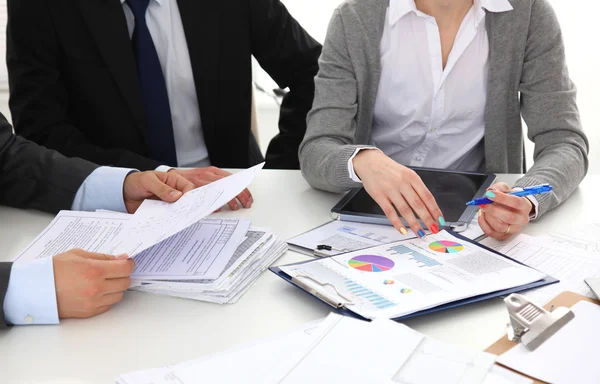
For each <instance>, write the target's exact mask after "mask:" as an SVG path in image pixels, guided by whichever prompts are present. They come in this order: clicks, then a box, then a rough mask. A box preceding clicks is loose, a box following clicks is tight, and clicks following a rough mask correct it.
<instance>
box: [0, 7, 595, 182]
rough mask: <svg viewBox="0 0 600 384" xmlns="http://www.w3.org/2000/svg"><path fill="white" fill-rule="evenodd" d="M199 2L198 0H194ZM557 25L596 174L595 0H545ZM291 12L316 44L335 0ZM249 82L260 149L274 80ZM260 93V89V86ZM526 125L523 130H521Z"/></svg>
mask: <svg viewBox="0 0 600 384" xmlns="http://www.w3.org/2000/svg"><path fill="white" fill-rule="evenodd" d="M198 1H201V0H198ZM549 1H550V3H551V4H552V5H553V6H554V9H555V11H556V13H557V15H558V18H559V21H560V23H561V26H562V30H563V34H564V40H565V44H566V51H567V62H568V65H569V70H570V74H571V78H572V79H573V81H574V82H575V84H576V85H577V88H578V91H579V92H578V105H579V110H580V112H581V119H582V122H583V127H584V130H585V132H586V133H587V135H588V137H589V138H590V143H591V151H590V161H591V165H590V173H595V174H600V150H599V149H598V147H599V146H600V95H599V92H600V48H599V47H600V32H599V31H598V30H596V29H595V27H594V26H597V25H598V23H599V22H600V21H599V20H598V15H600V2H596V1H593V0H580V1H577V2H573V1H569V0H549ZM282 2H283V3H284V4H285V6H286V7H287V8H288V10H289V11H290V13H291V14H292V15H293V16H294V17H295V18H296V19H297V20H298V21H299V22H300V24H301V25H302V26H303V27H304V28H305V29H306V30H307V31H308V32H309V33H310V34H311V35H312V36H313V37H314V38H315V39H316V40H318V41H319V42H321V43H322V42H323V40H324V39H325V34H326V31H327V25H328V23H329V19H330V17H331V14H332V12H333V10H334V9H335V7H336V6H337V5H338V4H340V3H341V1H340V0H282ZM0 10H1V11H0V29H1V30H4V29H5V25H6V0H0ZM5 51H6V48H5V35H4V33H2V34H0V52H5ZM254 81H255V83H256V85H257V87H256V88H257V89H255V97H256V109H257V118H258V127H259V130H258V139H259V142H260V146H261V149H262V150H263V153H264V152H265V151H266V149H267V146H268V144H269V141H270V140H271V138H272V137H273V136H275V135H276V134H277V131H278V127H277V121H278V118H279V106H278V104H277V100H276V99H277V98H276V97H275V95H274V94H273V89H275V88H277V85H276V84H275V82H274V81H273V80H272V79H271V78H270V77H269V76H268V75H267V74H266V73H265V72H264V71H263V70H262V69H261V68H260V66H259V65H258V64H257V62H256V61H254ZM259 89H260V90H263V91H265V92H263V91H260V90H259ZM0 111H1V112H2V113H3V114H4V115H5V116H6V117H7V118H10V113H9V109H8V82H7V77H6V66H5V62H4V60H3V61H2V62H1V63H0ZM525 129H526V128H525ZM526 150H527V156H528V161H527V164H528V165H531V164H532V163H533V160H532V159H533V144H532V143H531V142H527V144H526Z"/></svg>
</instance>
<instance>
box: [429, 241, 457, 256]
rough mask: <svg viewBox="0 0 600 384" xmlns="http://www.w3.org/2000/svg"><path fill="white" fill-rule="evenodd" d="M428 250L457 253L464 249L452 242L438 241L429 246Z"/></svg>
mask: <svg viewBox="0 0 600 384" xmlns="http://www.w3.org/2000/svg"><path fill="white" fill-rule="evenodd" d="M429 249H431V250H432V251H436V252H440V253H457V252H460V251H462V250H463V249H465V247H464V246H463V245H462V244H459V243H457V242H454V241H449V240H440V241H434V242H433V243H431V244H429Z"/></svg>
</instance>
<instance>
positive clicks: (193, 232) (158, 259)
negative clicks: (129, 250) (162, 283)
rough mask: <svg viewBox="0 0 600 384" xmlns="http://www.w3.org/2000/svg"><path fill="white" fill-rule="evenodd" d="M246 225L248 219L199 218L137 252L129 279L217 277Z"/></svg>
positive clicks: (248, 226)
mask: <svg viewBox="0 0 600 384" xmlns="http://www.w3.org/2000/svg"><path fill="white" fill-rule="evenodd" d="M249 228H250V221H248V220H220V219H204V220H201V221H198V222H196V223H194V224H192V225H190V226H189V227H187V228H185V229H184V230H182V231H181V232H178V233H177V234H175V235H174V236H171V237H169V238H167V239H166V240H163V241H161V242H160V243H158V244H156V245H154V246H152V247H150V248H148V249H146V250H145V251H143V252H141V253H139V254H137V255H136V256H135V262H136V266H135V270H134V271H133V274H132V276H131V277H132V280H149V279H154V280H159V279H168V278H178V279H187V280H192V279H216V278H217V277H219V276H220V275H221V273H222V272H223V270H224V269H225V267H226V266H227V263H228V262H229V260H230V258H231V256H232V255H233V254H234V252H235V250H236V248H237V247H238V246H239V245H240V243H242V241H243V240H244V237H245V235H246V232H247V231H248V229H249Z"/></svg>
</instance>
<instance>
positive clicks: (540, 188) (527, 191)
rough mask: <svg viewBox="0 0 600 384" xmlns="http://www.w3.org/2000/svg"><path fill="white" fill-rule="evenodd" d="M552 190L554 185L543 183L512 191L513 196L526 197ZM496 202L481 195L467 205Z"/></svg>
mask: <svg viewBox="0 0 600 384" xmlns="http://www.w3.org/2000/svg"><path fill="white" fill-rule="evenodd" d="M550 191H552V186H551V185H550V184H542V185H536V186H533V187H527V188H523V190H522V191H515V192H510V193H509V195H511V196H518V197H525V196H531V195H541V194H543V193H548V192H550ZM493 203H494V202H493V201H492V200H490V199H488V198H487V197H481V198H479V199H475V200H471V201H469V202H468V203H467V205H487V204H493Z"/></svg>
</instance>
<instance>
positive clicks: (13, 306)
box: [4, 257, 58, 325]
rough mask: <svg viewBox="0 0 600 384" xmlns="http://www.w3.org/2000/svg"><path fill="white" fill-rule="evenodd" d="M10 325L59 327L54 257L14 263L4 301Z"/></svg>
mask: <svg viewBox="0 0 600 384" xmlns="http://www.w3.org/2000/svg"><path fill="white" fill-rule="evenodd" d="M4 316H5V318H6V320H7V321H8V322H9V323H10V324H15V325H22V324H58V307H57V305H56V292H55V289H54V270H53V266H52V258H51V257H44V258H42V259H36V260H32V261H28V262H25V263H14V264H13V265H12V269H11V272H10V280H9V281H8V290H7V291H6V297H5V298H4Z"/></svg>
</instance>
